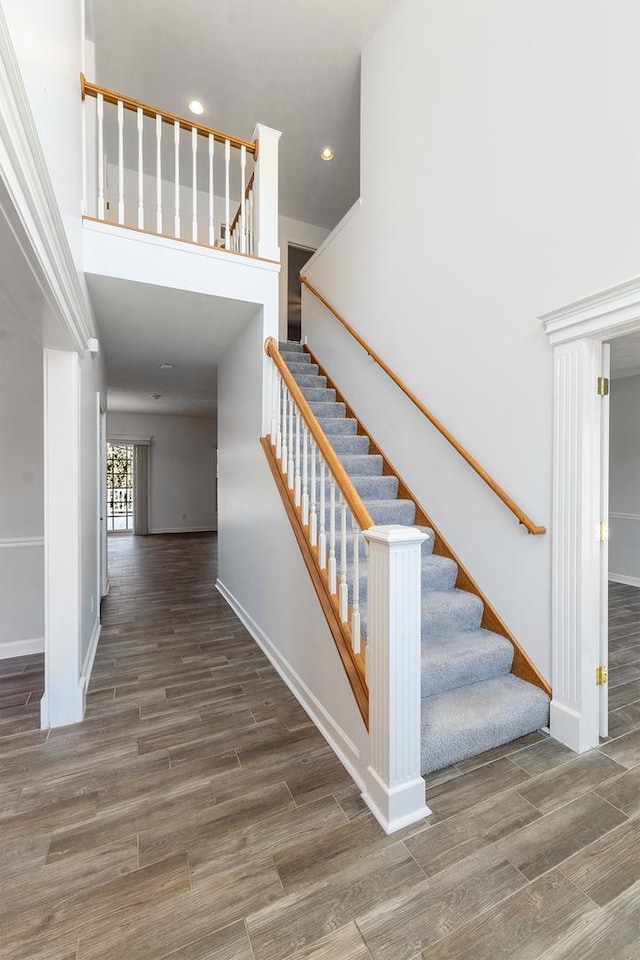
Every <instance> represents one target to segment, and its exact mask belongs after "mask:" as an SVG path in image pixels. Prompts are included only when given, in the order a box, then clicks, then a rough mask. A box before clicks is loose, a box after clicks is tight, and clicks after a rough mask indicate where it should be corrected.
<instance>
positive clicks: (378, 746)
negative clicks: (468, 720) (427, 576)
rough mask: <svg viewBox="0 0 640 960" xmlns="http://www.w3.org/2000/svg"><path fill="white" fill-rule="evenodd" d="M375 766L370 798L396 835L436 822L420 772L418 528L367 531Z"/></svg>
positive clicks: (370, 777)
mask: <svg viewBox="0 0 640 960" xmlns="http://www.w3.org/2000/svg"><path fill="white" fill-rule="evenodd" d="M364 536H365V538H366V540H367V542H368V545H369V564H368V568H369V572H368V598H367V629H368V644H367V681H368V684H369V735H370V742H371V764H370V766H369V768H368V784H367V790H366V792H365V793H364V794H363V799H364V801H365V802H366V804H367V806H368V807H369V808H370V809H371V811H372V813H373V814H374V816H375V817H376V819H377V820H378V822H379V823H380V824H381V826H382V827H383V828H384V830H386V832H387V833H393V832H394V831H395V830H399V829H401V828H402V827H405V826H407V825H408V824H411V823H415V822H416V821H418V820H421V819H423V818H424V817H426V816H428V815H429V814H430V813H431V811H430V810H429V808H428V807H427V806H426V804H425V783H424V780H423V778H422V776H421V774H420V736H421V718H420V707H421V701H420V607H421V547H422V544H423V542H424V541H425V540H426V539H427V535H426V534H424V533H421V532H420V531H419V530H417V529H416V528H415V527H402V526H380V527H372V528H371V529H370V530H367V531H365V533H364Z"/></svg>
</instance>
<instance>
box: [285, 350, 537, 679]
mask: <svg viewBox="0 0 640 960" xmlns="http://www.w3.org/2000/svg"><path fill="white" fill-rule="evenodd" d="M303 350H304V352H305V353H308V354H309V356H310V357H311V362H312V363H315V364H317V366H318V370H319V373H320V374H321V375H322V376H324V377H326V378H327V387H329V388H330V389H332V390H335V391H336V400H337V401H339V402H341V403H344V404H345V406H346V415H347V417H352V418H353V419H354V420H355V421H356V422H357V424H358V430H357V433H358V435H359V436H366V437H368V438H369V453H372V454H377V455H379V456H381V457H382V464H383V466H382V475H383V476H394V477H397V478H398V494H397V496H398V497H399V498H401V499H403V500H412V501H413V503H414V504H415V508H416V517H415V525H416V526H426V527H431V529H432V530H433V533H434V538H435V542H434V547H433V552H434V554H437V555H439V556H442V557H448V558H449V559H451V560H453V561H454V562H455V563H456V564H457V566H458V576H457V579H456V584H455V585H456V587H457V588H459V589H461V590H466V591H467V592H468V593H472V594H475V595H476V596H477V597H479V598H480V600H482V603H483V605H484V609H483V615H482V621H481V626H482V627H483V628H485V629H487V630H491V631H492V632H493V633H497V634H499V635H500V636H503V637H505V638H506V639H507V640H508V641H509V643H510V644H511V645H512V647H513V664H512V667H511V673H513V674H514V675H515V676H516V677H519V678H520V679H521V680H525V681H526V682H527V683H531V684H533V685H534V686H536V687H539V688H540V689H541V690H543V691H544V692H545V693H546V694H547V696H549V697H551V695H552V694H551V687H550V685H549V684H548V683H547V681H546V680H545V678H544V677H543V676H542V674H541V673H540V671H539V670H538V668H537V667H536V665H535V664H534V663H533V661H532V660H531V658H530V657H529V656H528V654H527V653H526V651H525V650H523V648H522V646H521V645H520V643H519V642H518V640H517V639H516V638H515V636H514V635H513V633H512V632H511V630H510V629H509V628H508V627H507V625H506V623H505V622H504V620H503V619H502V617H501V616H500V615H499V614H498V612H497V610H496V609H495V608H494V607H493V605H492V604H491V602H490V601H489V600H488V599H487V597H486V596H485V594H484V593H483V591H482V589H481V588H480V587H479V586H478V584H477V583H476V581H475V580H474V579H473V577H472V576H471V574H470V573H469V571H468V570H467V569H466V568H465V566H464V564H463V563H462V562H461V561H460V559H459V557H458V556H457V555H456V553H455V552H454V551H453V550H452V548H451V547H450V546H449V544H448V542H447V541H446V539H445V538H444V537H443V535H442V533H441V532H440V530H439V529H438V527H437V525H436V524H435V523H434V522H433V520H432V519H431V518H430V517H429V515H428V514H427V513H426V511H425V510H424V508H423V507H422V505H421V504H420V502H419V500H418V499H417V497H416V496H415V494H414V493H413V492H412V491H411V490H410V489H409V487H408V486H407V484H406V483H405V482H404V480H403V479H402V476H401V474H400V473H399V472H398V471H397V470H396V469H395V467H394V466H393V464H392V463H391V461H390V460H389V458H388V457H387V456H386V454H385V453H384V451H383V450H382V449H381V448H380V446H379V445H378V444H377V443H376V441H375V439H374V438H373V436H372V435H371V433H370V431H369V430H368V429H367V428H366V427H365V426H364V424H363V423H362V421H361V420H360V418H359V416H358V414H357V413H356V412H355V410H354V409H353V407H352V406H351V405H350V404H349V402H348V400H347V399H346V397H345V396H344V394H343V393H342V391H341V390H340V388H339V387H338V386H337V384H336V383H335V382H334V381H333V380H332V379H331V377H330V376H329V374H328V373H327V371H326V370H325V369H324V367H323V366H322V364H321V363H320V362H319V360H318V358H317V357H316V356H315V354H314V353H313V351H312V350H311V349H310V348H309V347H308V346H307V344H304V346H303Z"/></svg>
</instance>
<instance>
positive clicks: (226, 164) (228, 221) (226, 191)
mask: <svg viewBox="0 0 640 960" xmlns="http://www.w3.org/2000/svg"><path fill="white" fill-rule="evenodd" d="M230 161H231V143H230V142H229V140H225V142H224V222H225V231H224V234H225V237H226V238H227V240H226V247H227V250H231V236H230V234H229V230H230V227H231V219H230V217H229V203H230V198H229V163H230Z"/></svg>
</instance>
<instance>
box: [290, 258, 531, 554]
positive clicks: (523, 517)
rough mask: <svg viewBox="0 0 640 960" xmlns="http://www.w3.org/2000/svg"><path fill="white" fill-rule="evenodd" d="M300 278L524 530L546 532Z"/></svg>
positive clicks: (324, 299) (307, 283)
mask: <svg viewBox="0 0 640 960" xmlns="http://www.w3.org/2000/svg"><path fill="white" fill-rule="evenodd" d="M300 282H301V283H303V284H304V286H305V287H306V288H307V290H309V291H310V292H311V293H312V294H313V295H314V296H315V297H317V298H318V300H320V302H321V303H323V304H324V306H325V307H326V308H327V310H329V311H330V312H331V313H332V314H333V315H334V317H335V318H336V320H338V321H339V322H340V323H341V324H342V326H343V327H344V328H345V330H347V331H348V333H350V334H351V336H352V337H353V338H354V340H356V341H357V342H358V343H359V344H360V346H361V347H362V349H363V350H364V351H365V352H366V353H367V355H368V356H370V357H371V359H372V360H374V361H375V362H376V363H377V364H378V366H379V367H381V368H382V369H383V370H384V372H385V373H386V374H387V376H388V377H390V378H391V379H392V380H393V382H394V383H395V384H396V386H397V387H399V388H400V389H401V390H402V392H403V393H404V395H405V396H406V397H408V398H409V400H411V402H412V403H413V404H415V406H416V407H417V408H418V410H419V411H420V413H422V414H424V416H425V417H426V418H427V420H428V421H429V422H430V423H431V424H433V426H434V427H435V428H436V430H437V431H438V433H440V434H441V435H442V436H443V437H444V438H445V440H447V441H448V442H449V443H450V444H451V446H452V447H453V448H454V450H457V452H458V453H459V454H460V456H461V457H462V459H463V460H466V462H467V463H468V464H469V466H470V467H471V469H472V470H474V471H475V472H476V473H477V474H478V476H479V477H481V478H482V479H483V480H484V482H485V483H486V484H487V486H488V487H490V489H491V490H493V492H494V493H495V495H496V496H497V497H499V499H500V500H502V502H503V503H504V504H505V506H506V507H508V508H509V510H511V512H512V513H513V514H514V516H516V517H517V519H518V520H519V521H520V523H521V524H522V525H523V526H524V527H526V528H527V530H528V531H529V533H532V534H534V535H539V534H542V533H546V532H547V528H546V527H541V526H539V525H538V524H536V523H534V522H533V520H532V519H531V517H528V516H527V514H526V513H525V512H524V510H522V509H521V507H519V506H518V504H517V503H516V502H515V500H513V499H512V498H511V497H510V496H509V494H508V493H507V492H506V491H505V490H503V489H502V487H501V486H500V484H499V483H496V481H495V480H494V479H493V477H492V476H491V474H489V473H487V471H486V470H485V469H484V467H481V466H480V464H479V463H478V461H477V460H476V459H475V458H474V457H472V456H471V454H470V453H469V451H468V450H466V449H465V447H463V446H462V444H461V443H459V442H458V441H457V440H456V438H455V437H454V436H453V434H452V433H450V432H449V431H448V430H447V428H446V427H445V426H444V424H442V423H441V422H440V421H439V420H438V419H437V417H435V416H434V415H433V414H432V413H431V411H430V410H428V409H427V407H425V405H424V404H423V403H422V401H421V400H420V399H418V397H417V396H416V395H415V393H414V392H413V391H412V390H410V389H409V387H408V386H407V385H406V384H405V383H403V381H402V380H401V379H400V377H398V376H397V375H396V374H395V373H394V372H393V370H392V369H391V367H389V366H388V365H387V364H386V363H385V362H384V360H383V359H382V358H381V357H379V356H378V354H377V353H376V352H375V350H374V349H373V348H372V347H370V346H369V344H368V343H367V341H366V340H363V338H362V337H361V336H360V334H359V333H356V331H355V330H354V329H353V327H352V326H351V324H350V323H347V321H346V320H345V318H344V317H343V316H341V314H339V313H338V311H337V310H336V308H335V307H334V306H332V304H330V303H329V301H328V300H327V299H326V297H324V296H323V295H322V294H321V293H320V291H319V290H318V289H316V287H314V286H313V284H312V283H311V282H310V281H309V280H308V279H307V277H304V276H300Z"/></svg>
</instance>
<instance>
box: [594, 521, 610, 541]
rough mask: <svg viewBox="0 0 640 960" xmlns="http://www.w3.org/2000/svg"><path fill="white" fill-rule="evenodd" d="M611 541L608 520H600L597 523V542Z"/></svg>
mask: <svg viewBox="0 0 640 960" xmlns="http://www.w3.org/2000/svg"><path fill="white" fill-rule="evenodd" d="M608 539H609V524H608V523H607V521H606V520H598V522H597V523H596V540H608Z"/></svg>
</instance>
